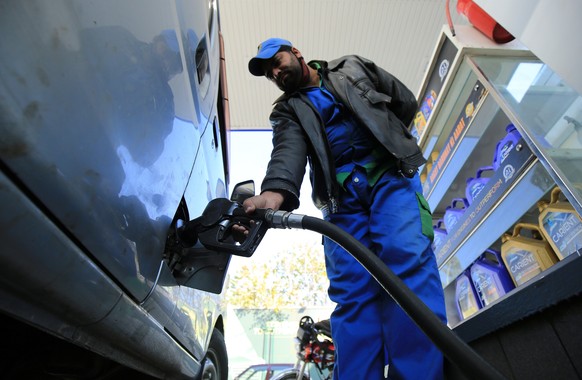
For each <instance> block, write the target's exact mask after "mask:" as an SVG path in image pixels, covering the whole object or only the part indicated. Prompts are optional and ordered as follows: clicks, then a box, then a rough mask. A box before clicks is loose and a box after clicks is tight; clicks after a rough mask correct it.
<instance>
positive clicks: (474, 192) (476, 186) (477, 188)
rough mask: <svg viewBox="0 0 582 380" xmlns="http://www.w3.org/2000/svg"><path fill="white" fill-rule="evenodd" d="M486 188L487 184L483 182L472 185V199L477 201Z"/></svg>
mask: <svg viewBox="0 0 582 380" xmlns="http://www.w3.org/2000/svg"><path fill="white" fill-rule="evenodd" d="M484 187H485V184H484V183H483V182H482V181H481V182H475V183H473V184H472V185H471V187H470V188H469V192H470V194H471V199H475V198H476V197H477V195H479V193H480V192H481V190H483V188H484Z"/></svg>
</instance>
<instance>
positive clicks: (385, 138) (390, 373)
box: [243, 38, 446, 380]
mask: <svg viewBox="0 0 582 380" xmlns="http://www.w3.org/2000/svg"><path fill="white" fill-rule="evenodd" d="M249 71H250V72H251V74H253V75H255V76H265V77H267V78H268V79H269V80H270V81H272V82H274V83H275V85H277V87H279V89H281V90H282V91H283V92H284V93H283V95H282V96H281V97H279V98H278V99H277V100H276V101H275V105H274V108H273V111H272V113H271V116H270V121H271V124H272V127H273V151H272V154H271V160H270V161H269V165H268V167H267V173H266V175H265V178H264V180H263V183H262V185H261V194H260V195H258V196H255V197H252V198H250V199H248V200H246V201H245V202H244V204H243V206H244V208H245V211H246V212H247V213H249V214H252V213H253V212H254V210H255V209H256V208H271V209H273V210H278V209H283V210H288V211H290V210H293V209H295V208H297V207H298V205H299V189H300V186H301V182H302V179H303V176H304V174H305V167H306V164H307V162H309V165H310V179H311V183H312V188H313V193H312V199H313V201H314V203H315V205H316V206H317V207H318V208H320V209H321V210H322V213H323V216H324V218H325V219H326V220H327V221H329V222H331V223H334V224H336V225H337V226H339V227H341V228H342V229H344V230H345V231H347V232H348V233H350V234H351V235H352V236H354V237H355V238H356V239H358V240H359V241H360V242H362V243H363V244H364V245H366V246H367V247H368V248H370V250H372V251H373V252H374V253H375V254H377V255H378V256H379V257H380V258H381V259H382V260H383V261H384V262H385V263H386V264H387V265H388V266H389V267H390V268H391V269H392V271H394V272H395V273H396V274H397V275H398V276H400V278H401V279H402V280H403V281H404V282H405V283H406V284H407V285H408V286H409V287H410V288H411V289H412V290H413V291H414V292H415V293H416V294H417V295H418V296H419V297H420V298H421V299H422V300H423V301H424V302H425V303H426V304H427V306H429V307H430V308H431V309H432V310H433V311H434V312H435V313H436V314H437V315H438V316H439V317H440V318H441V319H442V320H443V322H445V321H446V316H445V307H444V297H443V290H442V285H441V282H440V277H439V274H438V270H437V267H436V260H435V257H434V254H433V252H432V249H431V241H432V238H433V230H432V217H431V214H430V211H429V207H428V205H427V203H426V201H425V199H424V198H423V196H422V193H421V185H420V180H419V178H418V174H417V168H418V166H420V165H422V164H423V163H424V162H425V159H424V158H423V156H422V152H421V151H420V148H419V147H418V145H417V143H416V140H415V139H414V138H413V137H412V136H411V135H410V133H409V132H408V130H407V125H408V124H409V123H410V122H411V121H412V119H413V116H414V114H415V112H416V108H417V103H416V99H415V97H414V95H413V94H412V93H411V92H410V90H408V89H407V88H406V86H404V84H402V83H401V82H400V81H399V80H398V79H396V78H395V77H393V76H392V75H390V74H389V73H388V72H386V71H384V70H383V69H381V68H380V67H378V66H376V65H375V64H374V63H373V62H371V61H369V60H366V59H364V58H361V57H358V56H353V55H352V56H345V57H342V58H339V59H337V60H333V61H330V62H325V61H311V62H309V64H307V63H306V62H305V60H304V59H303V56H302V55H301V52H300V51H299V50H297V49H296V48H295V47H293V46H292V44H291V43H290V42H289V41H287V40H284V39H280V38H271V39H268V40H266V41H265V42H263V43H262V44H261V45H259V49H258V53H257V55H256V56H255V57H254V58H252V59H251V60H250V61H249ZM324 250H325V260H326V270H327V275H328V277H329V280H330V287H329V296H330V298H331V299H332V300H333V301H334V302H336V303H337V307H336V309H335V310H334V312H333V313H332V315H331V318H330V319H331V327H332V335H333V339H334V343H335V345H336V365H335V368H334V379H335V380H356V379H363V380H370V379H383V378H390V379H423V380H424V379H440V378H442V376H443V374H442V365H443V359H442V355H441V354H440V352H439V351H438V349H437V348H436V347H435V346H434V345H433V344H432V342H430V340H429V339H428V338H427V337H426V336H425V335H424V333H423V332H422V331H420V330H419V329H418V328H417V327H416V325H414V323H413V322H412V321H411V320H410V318H409V317H408V316H407V315H406V314H405V313H404V312H403V311H402V310H401V309H400V308H399V306H398V305H396V303H395V302H394V301H393V300H392V299H391V298H390V297H389V296H388V295H387V294H386V293H385V292H384V290H383V289H381V288H380V286H379V285H378V284H377V283H376V281H375V280H374V279H373V278H372V277H371V276H370V275H369V274H368V272H367V271H366V270H365V269H364V268H363V267H362V266H361V265H360V264H359V263H358V262H357V261H355V259H353V258H352V256H351V255H350V254H348V253H347V252H346V251H345V250H344V249H343V248H341V247H340V246H338V245H337V244H336V243H335V242H333V241H332V240H330V239H328V238H326V239H325V240H324Z"/></svg>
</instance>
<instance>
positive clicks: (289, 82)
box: [263, 51, 303, 92]
mask: <svg viewBox="0 0 582 380" xmlns="http://www.w3.org/2000/svg"><path fill="white" fill-rule="evenodd" d="M263 70H264V71H265V76H266V77H267V79H269V80H271V81H273V82H274V83H275V84H276V85H277V87H279V89H281V90H282V91H284V92H294V91H296V90H298V89H299V88H300V86H301V81H302V78H303V68H302V67H301V62H299V59H298V58H297V57H296V56H295V54H293V52H291V51H280V52H278V53H277V54H275V55H274V56H273V58H271V59H269V60H267V61H265V64H264V65H263Z"/></svg>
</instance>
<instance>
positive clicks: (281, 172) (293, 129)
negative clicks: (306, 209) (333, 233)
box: [261, 103, 307, 211]
mask: <svg viewBox="0 0 582 380" xmlns="http://www.w3.org/2000/svg"><path fill="white" fill-rule="evenodd" d="M270 121H271V126H272V128H273V150H272V152H271V159H270V160H269V164H268V166H267V173H266V175H265V178H264V179H263V183H262V185H261V192H263V191H267V190H271V191H273V190H274V191H280V192H283V193H284V195H285V201H284V203H283V205H282V206H281V209H282V210H285V211H292V210H294V209H296V208H297V207H299V191H300V189H301V183H302V182H303V177H304V176H305V167H306V165H307V143H306V137H305V134H304V132H303V128H301V126H300V125H299V123H298V121H297V120H296V118H295V117H294V116H293V114H292V113H291V112H289V111H288V110H287V109H286V107H285V106H284V105H283V104H281V103H279V104H277V105H276V106H275V108H274V109H273V112H272V113H271V116H270Z"/></svg>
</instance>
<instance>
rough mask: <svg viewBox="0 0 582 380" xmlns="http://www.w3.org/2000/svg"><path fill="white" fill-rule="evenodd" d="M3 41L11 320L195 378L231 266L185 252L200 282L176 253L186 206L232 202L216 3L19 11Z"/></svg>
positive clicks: (2, 151)
mask: <svg viewBox="0 0 582 380" xmlns="http://www.w3.org/2000/svg"><path fill="white" fill-rule="evenodd" d="M0 33H1V34H0V35H1V37H0V73H1V81H0V170H1V172H0V202H1V203H0V204H2V206H3V213H2V217H1V218H0V223H1V225H2V227H3V228H2V230H1V231H0V239H2V241H3V242H6V243H5V244H3V248H2V252H1V253H0V278H1V280H0V284H1V286H0V293H1V294H3V296H4V297H3V299H2V301H0V308H1V309H2V311H3V312H4V313H8V314H10V315H12V316H14V317H15V318H18V319H21V320H24V321H26V322H27V323H30V324H32V325H34V326H36V327H38V328H41V329H43V330H47V331H49V332H51V333H52V334H55V335H57V336H59V337H61V338H64V339H66V340H69V341H71V342H74V343H76V344H78V345H82V346H84V347H86V348H88V349H90V350H94V351H95V352H98V353H100V354H104V355H106V356H109V357H112V358H114V359H116V360H120V361H124V360H127V363H126V364H128V365H131V366H134V367H136V368H141V369H144V370H146V371H149V372H150V373H152V374H155V375H159V374H162V375H163V376H168V377H173V376H177V377H181V376H186V377H188V376H191V375H192V374H193V373H195V372H196V371H197V370H199V369H200V362H201V361H202V359H203V357H204V354H205V351H206V348H207V347H208V343H209V340H210V335H211V333H212V330H213V328H215V326H216V324H217V320H218V319H219V318H220V312H221V310H222V307H223V305H222V302H223V301H222V294H220V293H221V292H222V284H223V282H224V276H225V273H226V270H227V268H228V262H229V260H230V255H226V254H215V253H213V252H208V251H207V250H204V249H200V248H199V247H198V248H196V247H195V248H192V249H190V250H188V249H185V250H184V252H179V255H178V256H180V255H184V258H183V262H184V263H186V264H183V265H182V266H181V267H180V268H184V267H185V268H186V269H185V272H184V273H190V272H193V273H194V272H196V273H198V272H199V275H198V276H194V275H190V274H186V275H182V274H181V272H180V271H178V270H176V266H175V263H170V262H169V260H168V257H169V253H168V252H167V251H168V239H169V231H171V230H172V228H173V227H172V226H173V225H174V223H175V216H176V215H178V214H177V210H179V209H180V207H183V208H185V209H186V210H187V211H185V216H189V217H191V218H194V217H196V216H198V215H200V214H201V213H202V211H203V210H204V208H205V206H206V204H208V202H209V201H210V200H212V199H214V198H216V197H226V196H227V194H228V178H227V176H226V175H227V167H228V163H227V162H226V161H225V160H226V154H225V152H226V151H227V147H226V144H227V141H226V138H225V128H226V127H225V126H224V125H221V124H220V120H224V116H223V115H220V114H219V112H221V110H220V109H219V108H220V107H219V106H218V105H217V103H218V102H220V101H221V99H220V88H221V85H224V83H222V82H221V78H220V67H221V56H220V52H221V39H220V37H219V25H218V9H217V4H216V2H215V1H214V0H210V1H209V0H175V1H167V2H159V1H157V0H104V1H81V0H78V1H67V0H55V1H51V2H45V1H42V0H37V1H26V2H22V1H18V0H8V1H4V2H2V4H0ZM200 263H201V264H200ZM188 266H189V267H188ZM199 267H203V268H204V270H194V269H192V268H199ZM194 278H195V279H194ZM195 286H198V287H199V288H202V289H206V290H211V292H207V291H200V290H196V289H192V288H191V287H195ZM107 334H113V335H109V336H108V335H107ZM113 338H115V339H119V342H120V343H119V344H117V345H116V344H113V343H112V340H113ZM138 338H139V339H145V341H149V342H150V343H151V344H155V347H158V350H159V349H160V348H162V350H163V351H164V352H162V353H161V352H158V358H157V359H153V358H152V355H155V352H153V351H151V350H152V349H151V348H147V347H145V346H143V345H142V346H140V343H139V339H138ZM145 341H144V342H145ZM139 347H141V350H143V352H140V349H139ZM171 355H173V357H172V358H170V356H171ZM164 357H165V359H164ZM123 358H126V359H123ZM148 363H151V364H148ZM164 363H165V364H164ZM156 368H157V369H156ZM160 368H161V370H160ZM160 371H162V372H160ZM164 371H167V372H164ZM169 374H172V375H169Z"/></svg>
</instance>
